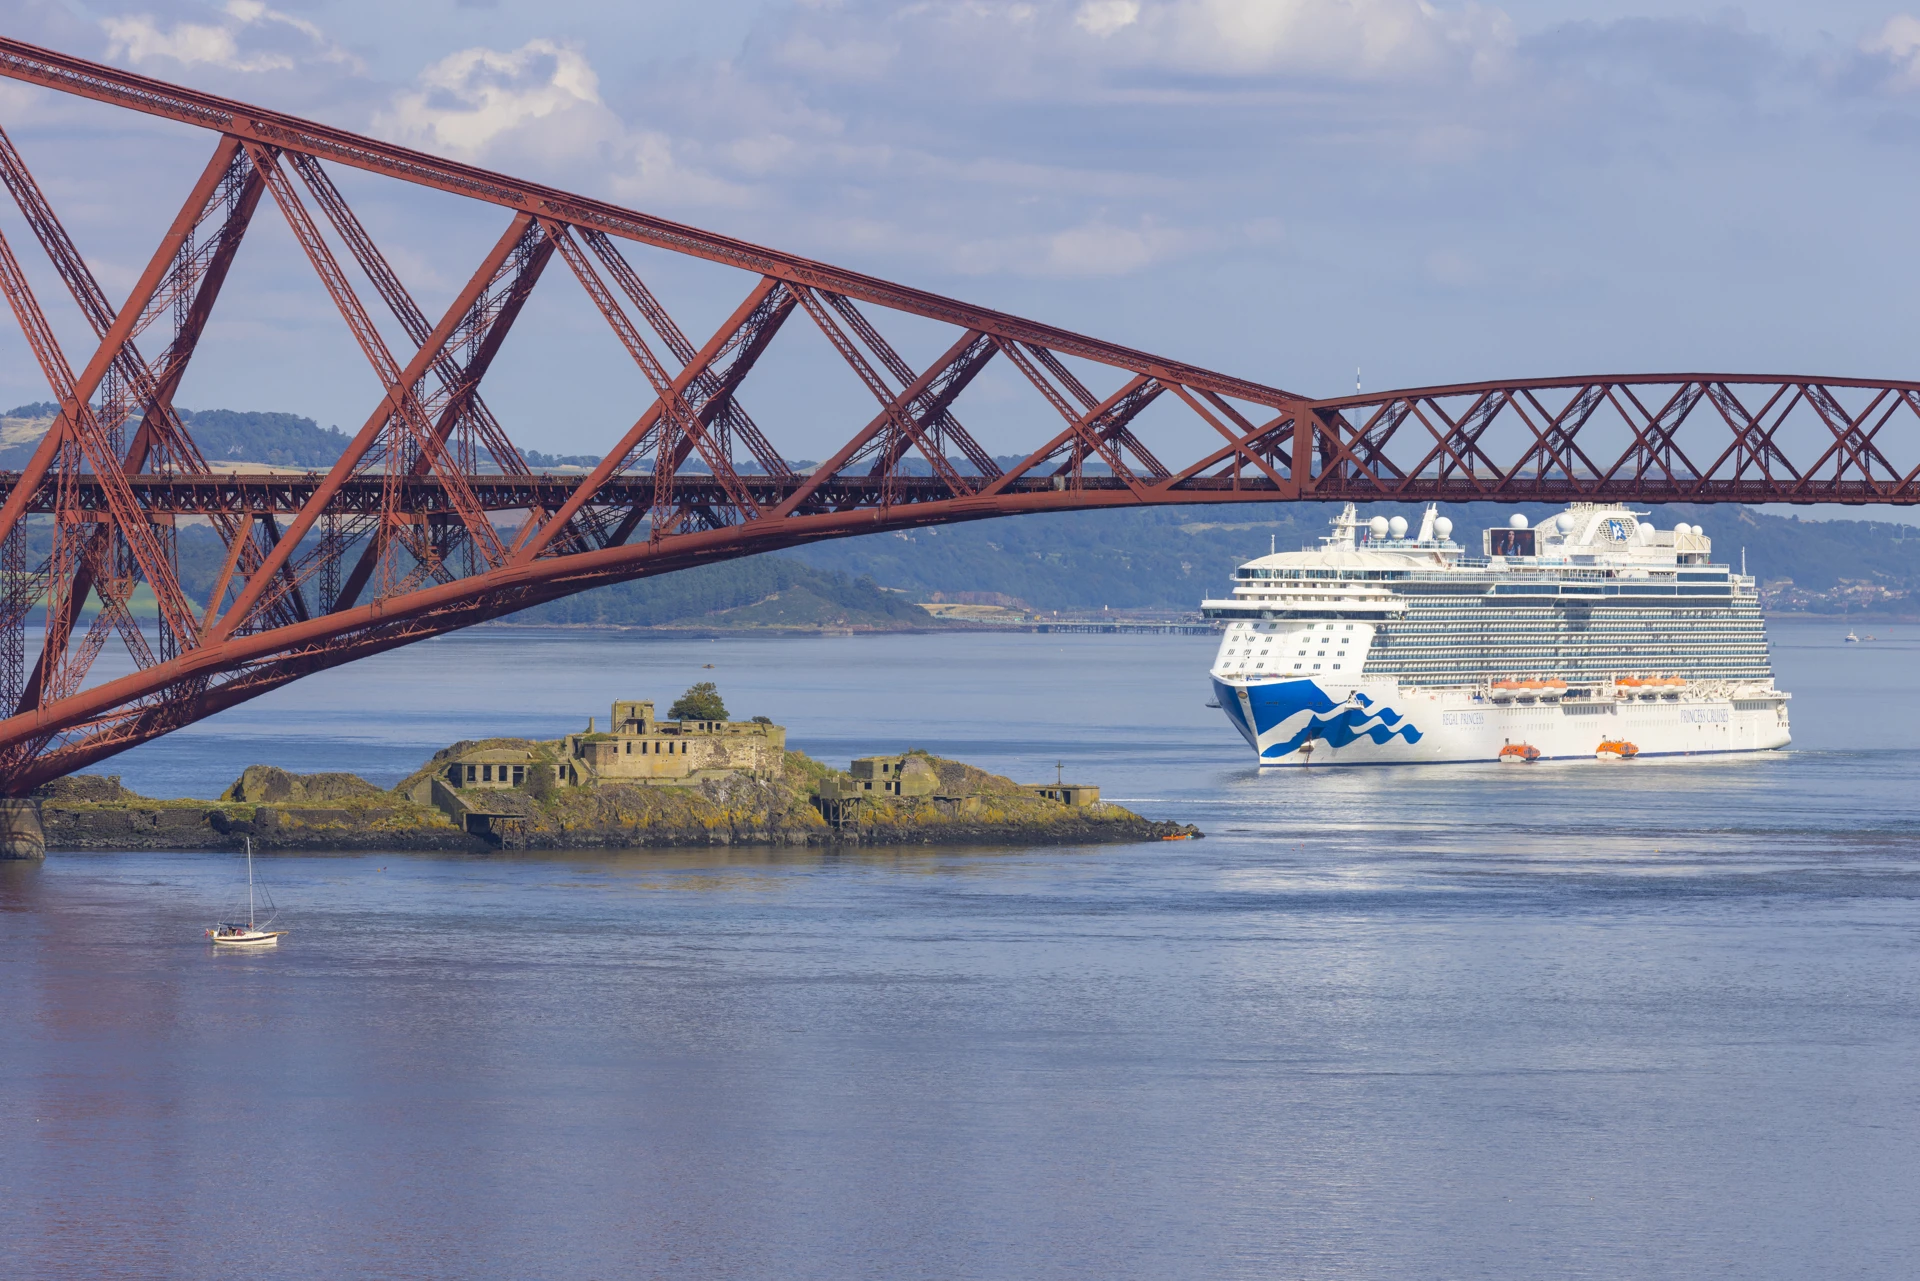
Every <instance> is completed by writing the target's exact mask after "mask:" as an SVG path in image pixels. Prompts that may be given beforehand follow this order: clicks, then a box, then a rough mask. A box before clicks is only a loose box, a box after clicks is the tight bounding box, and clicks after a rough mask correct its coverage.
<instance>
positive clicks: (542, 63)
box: [374, 40, 739, 204]
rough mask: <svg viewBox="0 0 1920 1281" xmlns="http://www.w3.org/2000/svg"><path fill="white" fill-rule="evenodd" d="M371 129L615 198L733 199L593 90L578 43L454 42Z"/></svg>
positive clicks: (666, 141)
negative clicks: (588, 183) (463, 45)
mask: <svg viewBox="0 0 1920 1281" xmlns="http://www.w3.org/2000/svg"><path fill="white" fill-rule="evenodd" d="M374 127H375V129H376V130H377V131H379V132H381V133H383V134H385V135H387V136H388V137H391V138H394V139H396V140H398V141H401V142H405V143H408V144H409V145H412V146H417V147H421V148H423V149H425V150H429V151H435V152H439V153H441V154H443V155H453V156H458V157H460V158H462V159H468V160H481V159H484V160H486V161H488V162H490V163H494V164H500V165H508V166H524V167H528V168H532V169H535V170H539V171H542V172H546V173H549V174H552V173H556V172H558V173H563V174H572V175H574V176H575V178H576V180H577V179H578V176H579V175H581V174H582V173H583V172H584V171H585V169H586V167H587V166H591V172H592V175H593V185H597V186H599V187H600V189H601V190H602V191H607V190H608V189H609V188H611V191H610V194H612V195H614V196H616V197H618V198H620V199H623V200H653V199H671V200H674V201H676V202H691V203H703V204H716V203H717V204H725V203H733V202H734V201H735V200H737V198H738V194H739V193H738V192H737V190H735V189H734V188H732V187H730V186H729V185H728V184H726V183H723V182H721V181H719V180H717V179H715V178H713V177H711V176H710V175H707V174H704V173H701V172H698V171H695V170H692V169H689V168H687V167H686V166H684V165H682V164H681V163H679V161H678V160H677V158H676V156H675V152H674V147H673V143H672V140H671V139H670V138H669V137H668V136H667V135H666V134H664V133H661V132H659V131H656V130H651V129H640V128H633V127H630V126H629V125H628V124H627V123H626V122H625V121H623V120H622V119H621V118H620V117H619V116H618V115H617V114H615V112H614V111H613V110H612V109H611V108H609V107H608V106H607V105H606V103H605V102H603V101H602V100H601V98H600V78H599V76H598V75H597V74H595V72H594V70H593V66H592V64H591V63H589V62H588V61H587V58H586V56H585V55H584V54H582V53H581V52H580V51H579V50H578V49H574V48H570V47H568V46H566V45H562V44H557V43H555V42H554V41H552V40H529V41H528V42H527V43H525V44H523V45H521V46H520V47H519V48H518V49H513V50H510V51H506V52H502V51H500V50H497V49H486V48H472V49H462V50H460V51H459V52H457V53H452V54H449V55H447V56H446V57H444V58H442V59H440V60H439V61H438V62H435V63H433V64H431V65H429V66H428V67H427V68H426V69H425V70H424V71H422V72H421V73H420V76H419V87H418V88H416V89H411V90H407V91H405V92H402V93H400V94H398V95H396V96H395V98H394V99H393V103H392V106H391V107H390V108H389V109H388V110H387V111H385V112H383V113H381V114H379V115H378V116H376V118H375V121H374Z"/></svg>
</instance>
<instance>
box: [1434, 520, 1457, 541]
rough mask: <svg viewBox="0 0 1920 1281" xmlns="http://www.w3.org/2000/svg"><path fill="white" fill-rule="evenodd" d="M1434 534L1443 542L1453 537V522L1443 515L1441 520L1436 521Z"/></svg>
mask: <svg viewBox="0 0 1920 1281" xmlns="http://www.w3.org/2000/svg"><path fill="white" fill-rule="evenodd" d="M1433 536H1434V537H1435V538H1437V539H1439V540H1440V541H1441V542H1443V543H1444V542H1446V541H1447V540H1448V539H1449V538H1452V537H1453V522H1452V521H1451V520H1449V519H1447V518H1446V517H1445V516H1442V517H1441V518H1440V519H1439V520H1436V521H1434V522H1433Z"/></svg>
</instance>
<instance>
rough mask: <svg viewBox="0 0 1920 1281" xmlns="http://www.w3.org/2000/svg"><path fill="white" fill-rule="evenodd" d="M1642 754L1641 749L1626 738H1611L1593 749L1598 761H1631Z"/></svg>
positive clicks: (1594, 756)
mask: <svg viewBox="0 0 1920 1281" xmlns="http://www.w3.org/2000/svg"><path fill="white" fill-rule="evenodd" d="M1639 754H1640V749H1639V748H1637V747H1635V746H1634V745H1633V744H1632V743H1629V742H1628V741H1627V740H1626V739H1624V738H1609V739H1607V740H1606V741H1604V742H1603V743H1601V744H1600V746H1598V747H1596V748H1594V749H1593V758H1594V759H1595V760H1597V761H1630V760H1632V759H1633V758H1634V757H1636V756H1638V755H1639Z"/></svg>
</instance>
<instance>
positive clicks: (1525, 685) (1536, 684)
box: [1520, 681, 1547, 689]
mask: <svg viewBox="0 0 1920 1281" xmlns="http://www.w3.org/2000/svg"><path fill="white" fill-rule="evenodd" d="M1546 687H1547V683H1546V682H1545V681H1521V682H1520V688H1521V689H1545V688H1546Z"/></svg>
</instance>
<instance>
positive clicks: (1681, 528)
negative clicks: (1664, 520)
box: [1673, 520, 1693, 535]
mask: <svg viewBox="0 0 1920 1281" xmlns="http://www.w3.org/2000/svg"><path fill="white" fill-rule="evenodd" d="M1673 532H1674V533H1675V534H1681V535H1684V534H1691V533H1692V532H1693V526H1692V525H1689V524H1687V522H1686V521H1684V520H1683V521H1681V522H1680V523H1679V524H1678V525H1675V526H1674V527H1673Z"/></svg>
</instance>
